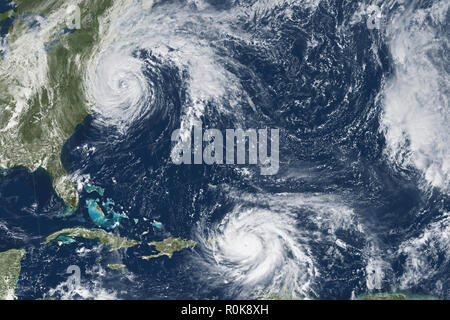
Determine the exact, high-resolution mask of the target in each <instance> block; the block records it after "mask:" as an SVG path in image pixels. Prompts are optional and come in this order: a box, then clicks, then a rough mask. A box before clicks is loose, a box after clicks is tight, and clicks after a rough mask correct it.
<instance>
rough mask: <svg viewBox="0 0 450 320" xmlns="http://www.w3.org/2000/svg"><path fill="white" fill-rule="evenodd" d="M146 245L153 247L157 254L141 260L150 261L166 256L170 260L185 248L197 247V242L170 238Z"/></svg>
mask: <svg viewBox="0 0 450 320" xmlns="http://www.w3.org/2000/svg"><path fill="white" fill-rule="evenodd" d="M148 245H149V246H153V247H155V249H156V250H157V251H158V253H157V254H154V255H150V256H143V257H142V259H144V260H150V259H154V258H158V257H161V256H168V257H169V258H172V256H173V254H174V253H175V252H177V251H181V250H183V249H185V248H190V247H191V248H193V247H195V246H196V245H197V242H195V241H193V240H184V239H181V238H173V237H171V238H167V239H164V240H163V241H153V242H150V243H149V244H148Z"/></svg>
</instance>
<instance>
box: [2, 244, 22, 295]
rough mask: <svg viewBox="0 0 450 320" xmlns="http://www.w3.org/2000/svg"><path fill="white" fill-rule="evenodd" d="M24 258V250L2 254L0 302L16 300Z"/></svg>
mask: <svg viewBox="0 0 450 320" xmlns="http://www.w3.org/2000/svg"><path fill="white" fill-rule="evenodd" d="M24 257H25V250H24V249H12V250H8V251H5V252H0V300H5V299H8V300H12V299H14V296H15V295H14V294H15V290H16V284H17V281H18V280H19V275H20V268H21V261H22V259H23V258H24Z"/></svg>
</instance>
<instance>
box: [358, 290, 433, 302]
mask: <svg viewBox="0 0 450 320" xmlns="http://www.w3.org/2000/svg"><path fill="white" fill-rule="evenodd" d="M435 299H436V298H435V297H432V296H428V295H417V294H411V293H408V292H394V293H376V294H365V295H362V296H359V297H358V298H356V300H435Z"/></svg>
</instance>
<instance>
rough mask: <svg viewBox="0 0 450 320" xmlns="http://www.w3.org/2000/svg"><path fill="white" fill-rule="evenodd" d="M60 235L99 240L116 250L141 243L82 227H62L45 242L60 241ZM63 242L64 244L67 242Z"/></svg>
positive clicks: (103, 231)
mask: <svg viewBox="0 0 450 320" xmlns="http://www.w3.org/2000/svg"><path fill="white" fill-rule="evenodd" d="M60 236H63V237H65V238H71V239H74V238H83V239H88V240H97V241H99V242H100V243H101V244H103V245H105V246H110V251H115V250H119V249H123V248H131V247H134V246H136V245H138V244H140V242H139V241H136V240H131V239H127V238H123V237H119V236H115V235H113V234H111V233H108V232H106V231H105V230H102V229H86V228H82V227H76V228H68V229H62V230H60V231H57V232H55V233H52V234H51V235H49V236H48V237H47V238H46V239H45V242H44V244H47V243H49V242H52V241H59V237H60ZM61 243H62V244H64V243H65V242H61Z"/></svg>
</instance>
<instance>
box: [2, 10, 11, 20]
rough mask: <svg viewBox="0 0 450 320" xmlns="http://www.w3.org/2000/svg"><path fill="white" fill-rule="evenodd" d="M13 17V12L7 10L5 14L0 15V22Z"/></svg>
mask: <svg viewBox="0 0 450 320" xmlns="http://www.w3.org/2000/svg"><path fill="white" fill-rule="evenodd" d="M13 15H14V10H9V11H6V12H2V13H0V21H2V20H5V19H8V18H10V17H12V16H13Z"/></svg>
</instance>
